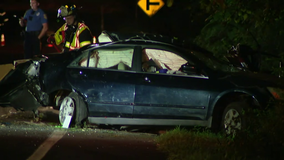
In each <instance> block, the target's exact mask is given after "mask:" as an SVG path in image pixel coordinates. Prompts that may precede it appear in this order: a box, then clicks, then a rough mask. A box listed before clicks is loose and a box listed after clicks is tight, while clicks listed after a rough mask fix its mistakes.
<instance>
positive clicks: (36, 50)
mask: <svg viewBox="0 0 284 160" xmlns="http://www.w3.org/2000/svg"><path fill="white" fill-rule="evenodd" d="M24 20H26V21H27V25H26V29H25V31H26V32H25V42H24V52H25V58H32V57H33V56H34V55H38V54H40V40H39V39H38V36H39V34H40V32H41V30H42V24H43V23H47V17H46V14H45V13H44V11H43V10H42V9H40V8H38V9H37V11H34V10H32V9H29V10H27V11H26V13H25V15H24Z"/></svg>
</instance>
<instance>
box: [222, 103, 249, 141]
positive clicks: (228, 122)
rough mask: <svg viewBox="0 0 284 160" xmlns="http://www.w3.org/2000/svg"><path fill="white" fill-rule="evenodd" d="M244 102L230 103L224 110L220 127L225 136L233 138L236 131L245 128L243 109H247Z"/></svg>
mask: <svg viewBox="0 0 284 160" xmlns="http://www.w3.org/2000/svg"><path fill="white" fill-rule="evenodd" d="M247 107H248V104H247V103H245V102H233V103H230V104H229V105H228V106H227V107H226V108H225V110H224V112H223V116H222V123H221V125H222V126H221V127H222V130H223V131H224V133H225V134H226V135H231V136H235V135H236V134H237V132H238V131H240V130H241V129H243V128H244V127H245V124H246V122H245V116H244V114H243V109H245V108H247Z"/></svg>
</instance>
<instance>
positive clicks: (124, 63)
mask: <svg viewBox="0 0 284 160" xmlns="http://www.w3.org/2000/svg"><path fill="white" fill-rule="evenodd" d="M133 53H134V49H133V48H119V49H95V50H92V51H90V52H89V53H88V54H85V56H82V57H81V59H80V60H79V61H78V66H81V67H89V68H102V69H117V70H131V68H132V59H133Z"/></svg>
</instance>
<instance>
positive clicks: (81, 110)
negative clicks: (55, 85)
mask: <svg viewBox="0 0 284 160" xmlns="http://www.w3.org/2000/svg"><path fill="white" fill-rule="evenodd" d="M67 99H72V100H73V103H74V112H73V117H72V121H71V126H72V125H75V127H83V126H84V122H86V120H87V118H88V109H87V105H86V103H85V102H84V99H83V98H82V97H81V96H79V95H78V94H77V93H75V92H71V93H70V94H69V95H68V96H66V97H65V98H64V99H63V100H62V102H63V101H64V100H67ZM61 105H62V103H61ZM60 108H61V106H60ZM60 110H61V109H60ZM60 116H61V113H59V119H60ZM61 124H62V123H61Z"/></svg>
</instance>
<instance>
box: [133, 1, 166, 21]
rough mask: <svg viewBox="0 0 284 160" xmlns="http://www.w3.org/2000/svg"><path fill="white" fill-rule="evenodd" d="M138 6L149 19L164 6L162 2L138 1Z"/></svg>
mask: <svg viewBox="0 0 284 160" xmlns="http://www.w3.org/2000/svg"><path fill="white" fill-rule="evenodd" d="M138 5H139V6H140V7H141V9H142V10H143V11H144V12H145V13H146V14H147V15H148V16H150V17H151V16H152V15H154V14H155V13H156V12H157V11H158V10H159V9H161V8H162V7H163V6H164V2H163V0H140V1H139V2H138Z"/></svg>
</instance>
